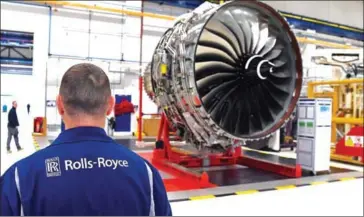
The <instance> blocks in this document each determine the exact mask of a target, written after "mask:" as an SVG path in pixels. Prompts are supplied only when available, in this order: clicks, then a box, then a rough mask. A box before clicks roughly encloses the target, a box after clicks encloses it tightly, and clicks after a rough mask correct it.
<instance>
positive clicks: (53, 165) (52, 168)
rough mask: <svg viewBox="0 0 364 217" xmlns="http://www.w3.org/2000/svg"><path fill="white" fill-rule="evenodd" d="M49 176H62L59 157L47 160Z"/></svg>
mask: <svg viewBox="0 0 364 217" xmlns="http://www.w3.org/2000/svg"><path fill="white" fill-rule="evenodd" d="M45 164H46V172H47V177H53V176H60V175H61V164H60V162H59V157H53V158H48V159H46V160H45Z"/></svg>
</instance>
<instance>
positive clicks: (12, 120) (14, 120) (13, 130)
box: [6, 101, 22, 154]
mask: <svg viewBox="0 0 364 217" xmlns="http://www.w3.org/2000/svg"><path fill="white" fill-rule="evenodd" d="M17 107H18V103H17V102H16V101H13V107H12V108H11V109H10V111H9V113H8V140H7V142H6V150H7V151H8V153H9V154H10V153H11V148H10V143H11V139H12V137H14V140H15V145H16V148H17V149H18V151H20V150H22V148H21V147H20V145H19V137H18V135H19V130H18V127H19V121H18V115H17V114H16V108H17Z"/></svg>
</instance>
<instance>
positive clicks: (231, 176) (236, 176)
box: [207, 168, 287, 186]
mask: <svg viewBox="0 0 364 217" xmlns="http://www.w3.org/2000/svg"><path fill="white" fill-rule="evenodd" d="M207 174H208V175H209V178H210V182H211V183H213V184H216V185H218V186H230V185H239V184H249V183H257V182H267V181H275V180H282V179H287V177H284V176H281V175H278V174H275V173H269V172H264V171H261V170H255V169H250V168H245V169H244V168H242V169H227V170H219V171H208V172H207Z"/></svg>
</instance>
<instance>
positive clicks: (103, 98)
mask: <svg viewBox="0 0 364 217" xmlns="http://www.w3.org/2000/svg"><path fill="white" fill-rule="evenodd" d="M113 107H114V98H113V97H112V96H111V89H110V82H109V79H108V77H107V75H106V74H105V72H104V71H103V70H102V69H101V68H100V67H98V66H95V65H93V64H89V63H82V64H77V65H74V66H72V67H71V68H69V69H68V70H67V71H66V73H65V74H64V75H63V78H62V81H61V86H60V89H59V95H58V97H57V108H58V111H59V113H60V114H61V116H62V117H63V121H64V122H65V125H66V128H72V127H77V126H100V127H101V126H104V123H105V116H107V115H109V114H110V113H111V112H112V109H113Z"/></svg>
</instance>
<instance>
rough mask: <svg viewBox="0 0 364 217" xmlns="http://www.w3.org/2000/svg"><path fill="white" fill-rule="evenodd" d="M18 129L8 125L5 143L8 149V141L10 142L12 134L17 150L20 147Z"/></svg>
mask: <svg viewBox="0 0 364 217" xmlns="http://www.w3.org/2000/svg"><path fill="white" fill-rule="evenodd" d="M18 135H19V131H18V128H16V127H15V128H14V127H8V141H7V143H6V149H7V150H10V143H11V138H12V137H13V136H14V140H15V145H16V148H17V149H18V150H19V149H20V145H19V137H18Z"/></svg>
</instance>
